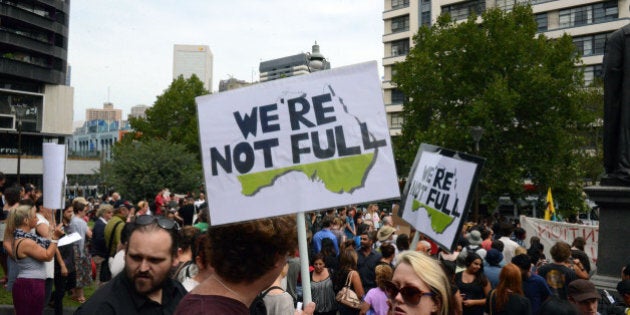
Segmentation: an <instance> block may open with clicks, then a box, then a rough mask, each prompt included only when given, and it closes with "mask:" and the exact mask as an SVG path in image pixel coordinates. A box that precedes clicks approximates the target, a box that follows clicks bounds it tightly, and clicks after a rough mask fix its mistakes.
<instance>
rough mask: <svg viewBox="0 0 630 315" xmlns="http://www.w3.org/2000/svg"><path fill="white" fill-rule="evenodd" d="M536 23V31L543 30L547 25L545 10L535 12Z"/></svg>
mask: <svg viewBox="0 0 630 315" xmlns="http://www.w3.org/2000/svg"><path fill="white" fill-rule="evenodd" d="M535 18H536V24H537V25H538V31H539V32H544V31H546V30H547V29H548V27H549V24H548V23H549V21H548V20H547V12H545V13H540V14H536V17H535Z"/></svg>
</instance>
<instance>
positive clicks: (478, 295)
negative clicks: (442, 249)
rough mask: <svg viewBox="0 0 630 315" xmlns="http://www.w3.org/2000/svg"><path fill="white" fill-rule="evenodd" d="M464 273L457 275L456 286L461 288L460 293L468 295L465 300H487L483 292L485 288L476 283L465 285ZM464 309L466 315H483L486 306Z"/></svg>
mask: <svg viewBox="0 0 630 315" xmlns="http://www.w3.org/2000/svg"><path fill="white" fill-rule="evenodd" d="M462 273H463V271H461V272H458V273H457V274H456V275H455V284H456V285H457V287H458V288H459V292H460V293H461V294H466V296H465V298H464V299H466V300H480V299H485V298H486V294H485V293H484V292H483V286H482V285H481V284H477V283H475V282H471V283H464V282H463V281H462ZM463 309H464V315H483V309H484V306H483V305H475V306H471V307H465V306H464V308H463Z"/></svg>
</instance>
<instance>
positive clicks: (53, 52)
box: [0, 27, 67, 60]
mask: <svg viewBox="0 0 630 315" xmlns="http://www.w3.org/2000/svg"><path fill="white" fill-rule="evenodd" d="M0 43H5V44H11V45H12V46H18V47H22V48H26V49H28V50H32V51H36V52H38V53H41V54H45V55H50V56H54V57H56V58H59V59H64V60H65V59H66V58H67V52H66V50H65V49H63V48H61V47H57V46H54V45H52V44H47V43H44V42H41V41H39V40H36V39H33V38H29V37H26V36H23V35H20V34H16V33H14V32H12V31H10V30H8V29H6V28H2V27H0Z"/></svg>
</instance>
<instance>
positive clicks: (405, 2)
mask: <svg viewBox="0 0 630 315" xmlns="http://www.w3.org/2000/svg"><path fill="white" fill-rule="evenodd" d="M408 6H409V0H392V9H401V8H406V7H408Z"/></svg>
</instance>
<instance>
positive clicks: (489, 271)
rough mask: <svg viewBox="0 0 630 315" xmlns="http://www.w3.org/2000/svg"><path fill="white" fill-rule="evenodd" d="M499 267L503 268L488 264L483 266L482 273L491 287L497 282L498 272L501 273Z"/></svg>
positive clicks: (494, 286)
mask: <svg viewBox="0 0 630 315" xmlns="http://www.w3.org/2000/svg"><path fill="white" fill-rule="evenodd" d="M501 269H503V268H501V267H497V266H490V265H488V266H484V267H483V273H484V274H485V275H486V277H487V278H488V281H490V284H491V285H492V288H493V289H494V288H496V287H497V285H498V284H499V274H500V273H501Z"/></svg>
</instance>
